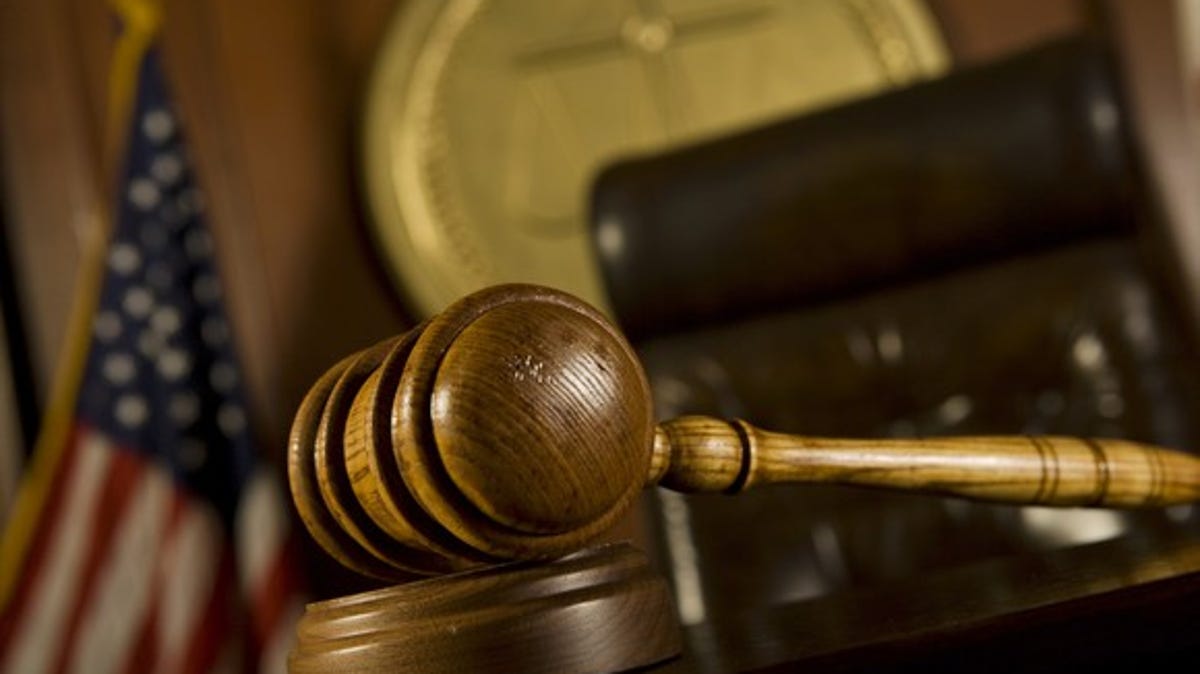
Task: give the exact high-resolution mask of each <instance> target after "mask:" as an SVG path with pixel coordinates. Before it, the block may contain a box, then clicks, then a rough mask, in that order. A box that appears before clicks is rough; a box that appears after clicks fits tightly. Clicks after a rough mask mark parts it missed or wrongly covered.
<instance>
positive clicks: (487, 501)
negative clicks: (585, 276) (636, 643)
mask: <svg viewBox="0 0 1200 674" xmlns="http://www.w3.org/2000/svg"><path fill="white" fill-rule="evenodd" d="M653 434H654V418H653V412H652V410H651V404H650V393H649V387H648V385H647V383H646V377H645V374H644V373H643V372H642V369H641V367H640V365H639V364H638V361H637V358H636V356H635V355H634V353H633V351H632V349H631V348H630V347H629V345H628V343H627V342H626V341H625V340H624V338H623V337H622V336H621V334H620V333H619V332H618V331H617V330H616V328H614V327H613V326H612V325H611V324H610V323H609V322H608V321H607V320H606V319H605V317H604V316H603V315H601V314H600V313H599V312H598V311H597V310H596V309H594V308H592V307H590V306H588V305H587V304H585V303H584V302H582V301H581V300H579V299H576V298H574V297H572V296H570V295H567V294H565V293H562V292H558V291H555V290H551V289H548V288H542V287H538V286H529V285H507V286H498V287H494V288H489V289H487V290H483V291H481V292H479V293H476V294H474V295H471V296H469V297H466V298H464V299H462V300H460V301H459V302H457V303H455V304H453V305H452V306H450V307H449V308H448V309H446V310H445V311H444V312H442V313H441V314H439V315H437V316H435V317H434V318H432V319H430V320H429V321H427V322H425V323H423V324H421V325H419V326H418V327H416V328H415V329H413V330H412V331H410V332H408V333H406V334H404V335H401V336H399V337H396V338H394V339H391V340H388V341H386V342H383V343H380V344H378V345H376V346H374V347H372V348H370V349H367V350H365V351H363V352H361V353H358V354H355V355H352V356H350V357H348V358H346V359H345V360H343V361H342V362H340V363H338V364H337V365H335V366H334V367H333V368H331V369H330V370H329V371H328V372H327V373H326V374H325V375H324V376H323V377H322V378H321V379H320V380H319V381H318V382H317V383H316V384H315V385H314V386H313V388H312V389H311V390H310V391H309V393H308V395H307V397H306V398H305V400H304V402H303V403H302V405H301V407H300V410H299V411H298V412H297V414H296V419H295V422H294V424H293V427H292V434H291V440H290V445H289V454H288V475H289V479H290V482H291V487H292V494H293V498H294V499H295V501H296V506H297V508H298V509H299V511H300V515H301V518H302V519H303V520H304V522H305V524H306V526H307V527H308V529H309V531H310V532H311V533H312V535H313V537H314V538H315V539H316V540H317V541H318V542H319V543H320V544H321V545H322V546H323V547H324V548H325V549H326V550H327V551H328V552H329V553H330V554H332V555H333V556H334V557H335V558H337V559H339V560H340V561H341V562H342V563H344V564H346V565H347V566H349V567H351V568H353V569H355V570H356V571H359V572H361V573H364V574H368V575H371V576H375V577H379V578H384V579H390V578H397V577H401V576H403V575H405V574H407V573H411V572H416V573H443V572H449V571H455V570H460V569H463V568H466V567H469V566H473V565H477V564H480V563H487V562H496V561H501V560H507V559H540V558H549V557H556V556H560V555H563V554H566V553H568V552H570V551H573V550H575V549H577V548H579V547H581V546H582V545H584V544H585V543H586V542H588V541H589V540H591V539H593V538H594V537H596V536H597V535H599V534H600V533H602V532H603V531H604V530H605V529H607V528H608V527H609V526H610V525H612V524H613V522H614V521H615V520H616V519H617V518H619V517H620V516H621V515H622V513H624V512H625V511H626V510H627V509H628V507H629V506H630V504H631V503H632V502H633V499H634V498H635V496H636V495H637V493H638V491H639V490H640V489H641V487H642V486H643V484H644V483H645V481H646V476H647V472H648V470H649V462H650V453H651V445H652V442H653Z"/></svg>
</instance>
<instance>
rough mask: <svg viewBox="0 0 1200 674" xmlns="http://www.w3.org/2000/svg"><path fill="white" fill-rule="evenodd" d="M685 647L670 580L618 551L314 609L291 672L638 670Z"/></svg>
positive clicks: (438, 581) (630, 551)
mask: <svg viewBox="0 0 1200 674" xmlns="http://www.w3.org/2000/svg"><path fill="white" fill-rule="evenodd" d="M680 648H681V642H680V631H679V625H678V624H677V622H676V618H675V609H674V606H673V604H672V602H671V597H670V595H669V593H668V592H667V588H666V583H664V582H663V580H662V578H661V577H660V576H658V575H657V574H656V573H654V572H653V571H652V570H651V569H650V566H649V565H648V563H647V561H646V558H645V555H643V554H642V553H641V552H638V551H637V550H635V549H634V548H632V547H631V546H629V545H623V544H619V545H611V546H605V547H600V548H592V549H589V550H585V551H583V552H580V553H577V554H575V555H572V556H570V557H567V558H564V559H561V560H558V561H555V562H550V563H537V564H528V563H526V564H507V565H499V566H493V567H487V568H484V569H479V570H476V571H471V572H467V573H463V574H457V575H452V576H442V577H439V578H434V579H430V580H425V581H421V582H418V583H410V584H407V585H400V586H397V587H391V588H387V589H384V590H378V591H374V592H367V593H363V594H358V595H352V596H349V597H342V598H340V599H334V600H331V601H326V602H320V603H315V604H309V606H308V608H307V610H306V612H305V614H304V617H303V618H301V621H300V624H299V626H298V628H297V644H296V648H295V649H294V650H293V651H292V653H291V657H290V661H289V670H290V671H291V672H293V674H304V673H307V672H322V673H323V672H383V671H386V672H395V673H404V674H408V673H412V672H421V673H423V674H432V673H434V672H447V673H450V672H454V673H457V672H474V671H484V670H486V671H490V672H547V673H554V674H559V673H567V672H612V671H627V670H632V669H638V670H639V671H642V669H641V668H650V667H651V666H653V665H655V664H656V663H662V662H664V661H668V660H670V659H671V658H673V657H675V656H676V655H678V653H679V652H680Z"/></svg>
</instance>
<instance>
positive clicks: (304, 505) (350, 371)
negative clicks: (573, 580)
mask: <svg viewBox="0 0 1200 674" xmlns="http://www.w3.org/2000/svg"><path fill="white" fill-rule="evenodd" d="M289 476H290V479H291V484H292V491H293V495H294V498H295V500H296V504H297V507H298V508H299V511H300V514H301V516H302V518H303V519H304V521H305V523H306V524H307V526H308V528H309V529H310V531H311V532H312V534H313V536H314V537H315V538H316V540H317V541H318V542H319V543H321V545H322V546H324V547H325V549H326V550H328V551H329V552H330V553H331V554H333V555H334V556H335V557H337V558H338V559H339V560H341V561H342V562H344V563H345V564H346V565H347V566H349V567H351V568H353V569H355V570H357V571H360V572H362V573H365V574H368V575H372V576H376V577H380V578H395V577H399V576H400V575H401V574H403V573H405V572H419V573H441V572H447V571H455V570H461V569H465V568H469V567H473V566H476V565H479V564H482V563H489V562H496V561H501V560H507V559H546V558H553V557H557V556H561V555H563V554H566V553H569V552H572V551H574V550H576V549H579V548H580V547H582V546H584V545H585V544H586V543H587V542H589V541H591V540H593V539H594V538H595V537H596V536H597V535H599V534H600V533H602V532H603V531H604V530H606V529H607V528H609V527H610V526H611V525H612V524H613V523H614V521H615V520H616V519H617V518H618V517H620V516H621V515H622V514H623V513H624V512H625V510H626V509H627V508H628V507H629V506H630V504H631V503H632V501H633V499H634V497H635V496H636V494H637V493H638V492H639V491H640V490H641V489H642V487H643V486H646V485H653V484H661V485H662V486H665V487H669V488H672V489H679V490H683V491H723V492H736V491H740V490H742V489H745V488H747V487H750V486H753V485H756V484H766V483H772V482H786V483H835V484H847V485H860V486H870V487H880V488H893V489H908V490H918V491H926V492H931V493H939V494H950V495H958V496H964V497H969V498H977V499H986V500H991V501H1001V502H1010V503H1038V504H1044V505H1061V506H1074V505H1086V506H1117V507H1142V506H1159V505H1167V504H1171V503H1180V502H1185V501H1191V500H1195V499H1198V498H1200V460H1198V459H1196V458H1194V457H1192V456H1190V455H1187V454H1183V453H1179V452H1174V451H1170V450H1166V449H1161V448H1157V447H1151V446H1148V445H1143V444H1138V443H1134V442H1128V441H1122V440H1084V439H1077V438H1062V437H993V438H987V437H978V438H946V439H921V440H844V439H827V438H812V437H804V436H797V435H784V434H780V433H771V432H767V431H763V430H759V429H756V428H754V427H753V426H751V425H750V424H748V423H746V422H744V421H723V420H718V419H710V418H701V417H685V418H681V419H677V420H674V421H668V422H665V423H663V424H661V425H658V426H656V425H655V423H654V415H653V411H652V409H651V403H650V394H649V387H648V385H647V383H646V378H645V375H644V374H643V372H642V369H641V366H640V365H639V363H638V361H637V358H636V356H635V354H634V352H633V350H632V349H631V347H630V346H629V345H628V343H627V342H626V341H625V340H624V339H623V337H622V336H621V334H620V333H619V332H618V331H617V329H616V328H615V327H613V326H612V325H611V324H610V323H609V322H608V321H607V320H606V319H605V318H604V316H603V315H601V314H600V312H599V311H597V310H596V309H594V308H592V307H590V306H588V305H587V304H585V303H584V302H582V301H581V300H579V299H577V298H574V297H572V296H570V295H567V294H565V293H562V292H559V291H555V290H551V289H548V288H542V287H537V286H527V285H509V286H498V287H494V288H490V289H487V290H483V291H481V292H479V293H476V294H474V295H471V296H469V297H466V298H464V299H462V300H460V301H459V302H457V303H455V304H453V305H452V306H450V307H449V308H448V309H446V311H444V312H443V313H441V314H439V315H438V316H435V317H434V318H432V319H430V320H429V321H428V322H427V323H425V324H423V325H421V326H419V327H418V328H416V329H414V330H413V331H411V332H409V333H408V334H405V335H402V336H400V337H398V338H396V339H393V340H389V341H386V342H383V343H381V344H379V345H377V346H375V347H372V348H370V349H367V350H366V351H363V352H362V353H360V354H356V355H354V356H351V357H350V358H347V359H346V360H344V361H342V362H341V363H339V364H338V365H336V366H334V367H333V368H332V369H331V370H330V371H329V372H328V373H327V374H326V375H325V376H324V377H322V378H321V380H320V381H318V382H317V384H316V385H315V386H314V387H313V389H312V391H311V392H310V393H309V395H308V396H307V398H306V400H305V401H304V403H303V405H302V406H301V409H300V411H299V412H298V413H297V416H296V420H295V423H294V426H293V430H292V437H291V446H290V451H289Z"/></svg>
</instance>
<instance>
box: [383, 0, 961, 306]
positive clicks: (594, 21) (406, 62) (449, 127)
mask: <svg viewBox="0 0 1200 674" xmlns="http://www.w3.org/2000/svg"><path fill="white" fill-rule="evenodd" d="M946 64H947V56H946V50H945V47H944V45H943V43H942V40H941V37H940V35H939V34H938V31H937V29H936V26H935V23H934V21H933V19H932V17H931V16H930V14H929V12H928V9H927V8H926V7H925V5H924V4H923V2H921V0H807V1H805V2H799V1H795V0H603V1H601V0H556V1H555V2H500V1H495V0H409V1H408V2H405V3H402V7H401V9H400V11H398V12H397V15H396V16H395V18H394V19H393V24H392V25H391V28H390V31H389V33H388V37H387V40H386V43H385V46H384V49H383V51H382V52H381V54H380V57H379V62H378V64H377V69H376V71H375V74H374V78H373V81H372V83H371V86H370V95H369V98H368V101H367V110H366V120H365V143H366V147H365V153H364V159H365V162H366V172H365V173H366V183H367V185H366V187H367V196H368V200H369V202H370V207H371V210H372V212H373V218H372V219H373V224H374V229H375V234H376V239H377V243H378V247H379V249H380V251H381V253H382V255H383V256H384V258H385V259H386V261H387V264H388V266H389V267H390V269H391V270H392V273H393V276H394V277H395V279H396V280H397V282H398V283H399V284H400V286H401V290H402V292H403V294H404V295H405V296H406V297H407V298H408V299H409V300H410V303H411V304H412V308H413V309H414V310H415V311H416V312H417V313H418V314H421V315H422V316H427V315H430V314H432V313H434V312H436V311H439V310H441V309H442V308H443V307H445V306H446V305H447V304H449V303H450V302H451V301H453V300H454V299H456V298H458V297H460V296H462V295H465V294H467V293H469V292H472V291H474V290H477V289H479V288H481V287H484V286H487V285H493V284H497V283H502V282H514V281H522V282H531V283H540V284H545V285H550V286H554V287H558V288H561V289H564V290H567V291H569V292H571V293H574V294H576V295H579V296H580V297H582V298H584V299H585V300H588V301H589V302H592V303H594V304H597V305H599V306H602V307H603V306H606V304H607V303H606V302H605V298H604V297H603V293H602V287H601V284H600V279H599V274H598V271H597V269H596V265H595V262H594V260H593V258H592V256H591V254H590V253H589V251H588V248H587V236H586V220H585V213H586V208H587V194H588V190H589V188H590V184H591V180H592V179H593V176H594V175H595V173H596V171H597V170H598V169H599V168H601V167H602V166H604V165H605V164H607V163H609V162H611V161H613V160H615V159H617V158H619V157H622V156H625V155H629V154H634V153H643V152H649V151H656V150H662V149H666V148H668V147H674V146H677V145H680V144H684V143H688V142H694V141H697V140H700V139H704V138H706V137H711V136H714V135H721V134H724V133H730V132H733V131H736V130H740V129H743V128H746V127H748V126H751V125H755V124H758V123H763V122H767V121H770V120H772V119H776V118H779V117H781V116H786V115H791V114H797V113H799V112H801V111H804V110H806V109H811V108H814V107H819V106H825V105H829V104H832V103H835V102H839V101H842V100H846V99H849V98H852V97H859V96H864V95H867V94H870V93H873V92H877V91H880V90H882V89H885V88H887V87H891V86H898V85H902V84H905V83H908V82H911V81H913V80H916V79H920V78H925V77H929V76H932V75H935V74H938V73H940V72H941V71H942V70H943V69H944V68H945V67H946Z"/></svg>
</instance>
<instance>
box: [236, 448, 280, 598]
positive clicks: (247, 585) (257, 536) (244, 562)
mask: <svg viewBox="0 0 1200 674" xmlns="http://www.w3.org/2000/svg"><path fill="white" fill-rule="evenodd" d="M288 524H289V523H288V515H287V511H286V510H284V508H283V490H282V489H280V487H279V481H278V480H277V479H275V475H274V474H273V473H271V472H270V471H269V470H267V469H264V468H259V469H258V470H257V471H255V473H254V477H253V478H252V479H251V480H250V482H249V484H247V485H246V489H245V491H244V492H243V496H242V503H241V507H240V508H239V509H238V516H237V523H236V525H235V529H234V531H235V532H236V536H237V561H238V576H239V578H240V579H241V585H242V592H243V593H244V594H245V595H246V596H248V597H250V598H253V597H255V596H257V595H256V590H257V589H258V588H260V587H262V586H263V584H264V583H266V582H267V580H269V579H268V578H267V574H269V573H270V572H271V570H272V569H271V567H273V566H274V564H275V561H276V560H277V559H278V558H279V555H280V554H281V551H282V549H283V545H284V541H285V540H286V539H287V535H288Z"/></svg>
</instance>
